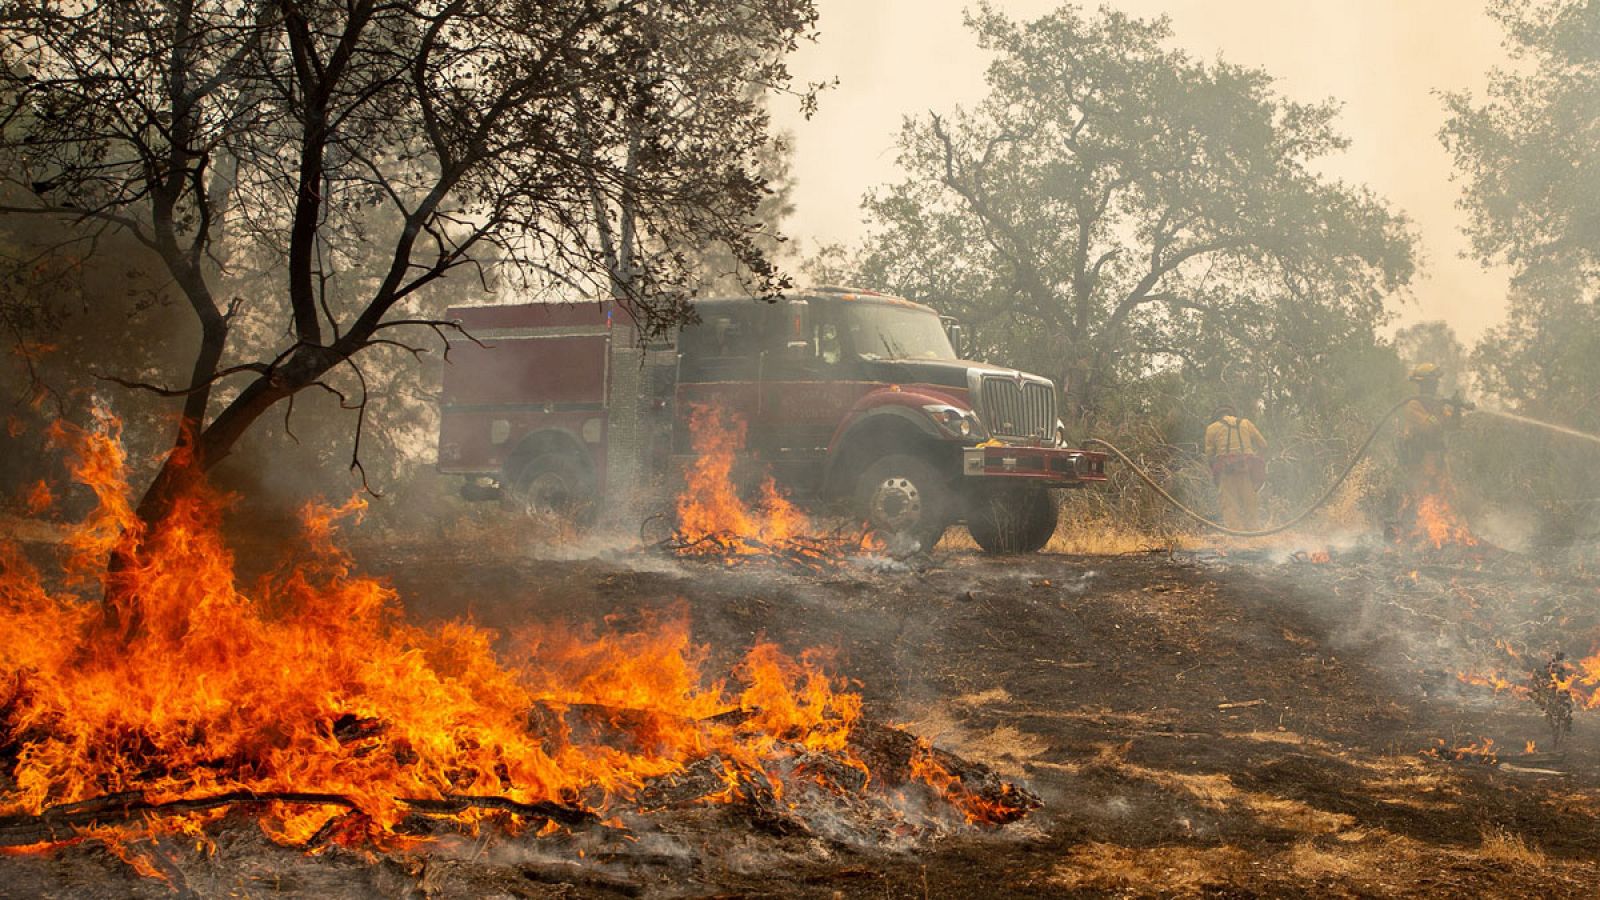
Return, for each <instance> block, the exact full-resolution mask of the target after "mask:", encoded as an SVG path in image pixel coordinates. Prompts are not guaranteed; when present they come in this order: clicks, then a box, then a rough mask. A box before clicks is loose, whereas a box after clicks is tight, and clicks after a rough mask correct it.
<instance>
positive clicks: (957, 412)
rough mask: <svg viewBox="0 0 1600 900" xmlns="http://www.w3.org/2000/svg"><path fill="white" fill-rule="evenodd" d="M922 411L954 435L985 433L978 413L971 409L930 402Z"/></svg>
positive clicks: (972, 435)
mask: <svg viewBox="0 0 1600 900" xmlns="http://www.w3.org/2000/svg"><path fill="white" fill-rule="evenodd" d="M922 411H923V412H925V413H927V414H928V418H930V419H932V420H933V421H935V422H937V423H939V427H940V428H941V429H943V430H944V431H945V432H946V433H948V434H950V435H952V436H954V437H961V438H968V437H974V436H978V435H982V434H983V433H984V432H983V425H982V423H980V422H979V421H978V416H977V414H976V413H974V412H972V411H970V410H965V409H961V408H959V407H955V406H951V405H949V404H947V403H930V404H928V405H927V406H924V407H922Z"/></svg>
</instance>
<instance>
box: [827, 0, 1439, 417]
mask: <svg viewBox="0 0 1600 900" xmlns="http://www.w3.org/2000/svg"><path fill="white" fill-rule="evenodd" d="M968 25H969V27H970V28H971V29H972V30H973V32H974V33H975V34H976V35H977V38H978V40H979V42H980V44H981V45H982V46H983V47H985V48H987V49H988V50H990V51H992V52H993V53H994V57H995V58H994V62H993V63H992V65H991V67H990V69H989V72H988V75H987V80H988V86H989V95H988V97H987V99H985V100H984V101H982V102H981V103H979V104H978V105H977V106H975V107H974V108H971V109H955V110H951V111H947V112H943V113H930V114H928V115H924V116H918V117H914V118H911V119H908V120H907V121H906V123H905V126H904V129H903V131H902V133H901V137H900V141H899V145H900V164H901V166H902V167H903V168H904V169H905V171H906V173H907V174H906V178H905V179H904V180H903V181H901V182H899V183H897V184H893V185H890V186H888V187H885V188H882V189H880V190H877V191H874V192H873V193H871V194H870V195H869V197H868V198H867V201H866V209H867V211H868V213H869V220H870V223H871V224H872V226H873V230H872V232H871V234H870V236H869V238H868V241H867V245H866V247H865V248H864V250H863V252H862V253H861V255H860V258H859V260H858V261H857V262H858V276H859V277H861V278H862V279H863V280H865V281H868V282H872V283H879V284H885V285H887V286H889V287H891V288H893V289H895V290H898V291H900V292H902V293H905V294H908V295H910V296H913V297H919V298H925V299H928V300H929V301H930V302H934V303H936V304H938V305H940V306H942V307H945V308H948V309H951V310H953V311H955V312H958V313H959V314H961V315H963V316H964V317H966V318H968V319H969V320H971V321H972V322H973V323H974V324H975V325H976V326H977V331H978V333H979V336H980V349H982V348H989V349H998V348H1000V347H1002V346H1003V347H1004V348H1005V351H1004V356H1005V357H1006V358H1007V359H1008V360H1014V361H1016V362H1018V363H1020V364H1025V365H1028V366H1030V367H1032V368H1034V369H1035V370H1038V371H1043V372H1047V373H1049V374H1052V375H1054V376H1056V377H1057V378H1058V379H1061V380H1063V381H1064V382H1065V383H1066V384H1067V385H1068V386H1069V389H1070V390H1071V392H1072V394H1073V395H1074V396H1075V397H1076V398H1077V400H1078V403H1079V404H1080V405H1081V406H1082V408H1083V409H1085V410H1092V409H1093V408H1094V407H1095V406H1096V405H1097V404H1099V403H1100V402H1101V401H1102V399H1103V397H1102V395H1103V388H1104V387H1106V386H1108V385H1111V384H1116V383H1122V382H1126V381H1127V380H1129V379H1135V378H1141V377H1145V376H1147V375H1149V374H1151V373H1152V372H1155V371H1159V370H1163V369H1172V368H1180V369H1182V370H1184V371H1185V372H1188V373H1191V374H1193V375H1194V376H1196V377H1198V378H1205V379H1212V380H1214V381H1217V382H1219V383H1221V384H1223V385H1224V389H1225V390H1227V391H1231V392H1234V393H1254V394H1255V395H1256V396H1264V395H1270V396H1272V397H1275V398H1276V399H1277V400H1278V401H1280V402H1303V400H1302V401H1295V399H1294V392H1295V391H1296V390H1302V391H1303V390H1309V389H1311V388H1313V387H1314V386H1315V385H1316V384H1317V383H1318V382H1319V380H1325V379H1322V378H1320V373H1321V372H1322V371H1323V369H1322V368H1321V366H1322V365H1323V364H1324V363H1326V361H1327V356H1326V354H1328V353H1330V352H1333V351H1334V350H1336V349H1337V348H1339V347H1341V346H1343V345H1348V344H1351V343H1352V342H1353V343H1357V344H1360V343H1365V344H1371V343H1372V342H1373V341H1374V340H1375V336H1374V333H1373V330H1374V328H1375V327H1376V326H1377V325H1378V324H1379V323H1380V322H1382V321H1383V320H1384V318H1385V315H1386V313H1385V305H1384V304H1385V301H1386V299H1387V298H1389V297H1390V296H1392V295H1393V294H1394V293H1395V292H1397V291H1399V290H1401V289H1402V288H1403V287H1404V286H1405V285H1406V284H1407V283H1408V281H1409V279H1410V278H1411V276H1412V273H1413V270H1414V265H1415V261H1414V239H1413V236H1412V234H1411V231H1410V228H1409V226H1408V224H1407V222H1406V220H1405V219H1404V218H1403V217H1402V216H1400V215H1399V214H1397V213H1395V212H1393V211H1391V210H1390V209H1389V208H1388V207H1387V206H1386V205H1385V204H1384V203H1383V202H1381V201H1380V200H1378V199H1377V198H1376V197H1374V196H1373V195H1372V194H1371V193H1370V192H1368V191H1367V190H1365V189H1362V188H1359V187H1353V186H1350V185H1347V184H1344V183H1341V182H1338V181H1335V180H1332V179H1329V178H1327V177H1325V176H1323V175H1321V174H1320V173H1319V172H1318V168H1317V164H1318V161H1319V160H1320V159H1321V158H1323V157H1325V156H1326V155H1328V154H1330V153H1334V152H1337V151H1340V150H1342V149H1343V148H1344V147H1345V146H1346V141H1345V139H1344V138H1343V137H1341V136H1340V135H1339V134H1338V132H1337V131H1336V130H1335V129H1334V124H1333V122H1334V117H1335V113H1336V107H1335V105H1334V104H1333V103H1331V102H1324V103H1316V104H1304V103H1296V102H1291V101H1289V100H1286V99H1283V98H1282V97H1279V96H1278V95H1276V94H1275V93H1274V92H1273V90H1272V84H1271V79H1270V77H1269V76H1268V75H1267V74H1265V73H1264V72H1262V71H1260V70H1257V69H1251V68H1246V67H1241V66H1236V65H1232V64H1229V63H1226V62H1222V61H1218V62H1206V61H1200V60H1196V59H1193V58H1191V57H1190V56H1188V55H1186V54H1184V53H1183V52H1181V51H1177V50H1173V49H1170V47H1169V46H1168V45H1169V43H1170V38H1171V31H1170V28H1169V26H1168V23H1167V21H1166V20H1165V19H1157V20H1154V21H1142V20H1139V19H1135V18H1131V17H1129V16H1126V15H1123V14H1121V13H1118V12H1115V11H1113V10H1109V9H1102V10H1101V11H1099V12H1098V13H1096V14H1088V13H1085V12H1084V11H1082V10H1081V9H1079V8H1077V7H1075V6H1072V5H1064V6H1062V7H1061V8H1060V9H1058V10H1056V11H1055V12H1053V13H1051V14H1049V15H1047V16H1045V17H1043V18H1041V19H1039V20H1037V21H1033V22H1026V23H1019V22H1015V21H1012V20H1011V19H1009V18H1007V17H1006V16H1005V15H1004V14H1003V13H1002V12H1000V11H999V10H998V9H997V8H996V7H994V6H992V5H988V4H984V5H980V6H979V7H978V8H977V10H976V11H975V12H973V13H971V14H970V15H969V17H968Z"/></svg>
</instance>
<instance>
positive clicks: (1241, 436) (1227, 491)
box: [1206, 403, 1267, 531]
mask: <svg viewBox="0 0 1600 900" xmlns="http://www.w3.org/2000/svg"><path fill="white" fill-rule="evenodd" d="M1266 449H1267V439H1266V438H1264V437H1262V436H1261V432H1260V431H1259V430H1257V429H1256V426H1255V423H1254V422H1251V421H1250V420H1249V419H1244V418H1240V417H1239V412H1238V410H1236V409H1234V407H1233V405H1232V404H1231V403H1224V404H1222V405H1221V406H1219V407H1217V411H1216V412H1215V413H1214V414H1213V415H1212V421H1211V424H1210V425H1208V426H1206V461H1207V462H1209V463H1210V464H1211V480H1212V481H1213V482H1215V483H1216V485H1217V504H1218V505H1219V506H1220V507H1222V524H1224V525H1226V526H1228V527H1229V528H1233V529H1236V530H1239V531H1255V530H1256V529H1258V528H1260V527H1261V509H1260V502H1259V499H1258V494H1259V492H1260V490H1261V485H1262V484H1263V483H1265V482H1266V480H1267V461H1266V458H1265V457H1263V456H1262V453H1263V452H1265V451H1266Z"/></svg>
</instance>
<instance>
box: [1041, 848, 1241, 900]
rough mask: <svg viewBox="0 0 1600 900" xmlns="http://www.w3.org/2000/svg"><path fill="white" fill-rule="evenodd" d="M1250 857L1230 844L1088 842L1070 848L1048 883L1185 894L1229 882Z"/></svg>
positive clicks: (1164, 894) (1222, 885) (1146, 893)
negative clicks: (1170, 844) (1184, 844)
mask: <svg viewBox="0 0 1600 900" xmlns="http://www.w3.org/2000/svg"><path fill="white" fill-rule="evenodd" d="M1249 864H1250V857H1249V855H1248V854H1247V853H1245V852H1244V851H1243V850H1240V849H1238V848H1236V847H1229V846H1222V847H1184V846H1175V847H1149V848H1132V847H1119V846H1117V845H1115V844H1102V843H1098V842H1096V843H1089V844H1082V845H1080V846H1077V847H1074V848H1072V851H1071V852H1070V853H1068V854H1067V859H1066V861H1064V862H1062V863H1060V864H1058V865H1057V866H1056V870H1055V872H1054V873H1053V876H1052V878H1051V882H1052V883H1053V884H1054V885H1057V886H1059V887H1061V888H1064V889H1066V890H1100V891H1127V892H1132V893H1135V894H1140V895H1148V894H1160V895H1162V896H1176V897H1190V896H1196V895H1199V894H1202V893H1205V892H1207V891H1211V890H1215V889H1217V888H1221V887H1227V886H1229V885H1230V884H1232V883H1233V876H1234V875H1235V874H1244V873H1247V872H1248V871H1249Z"/></svg>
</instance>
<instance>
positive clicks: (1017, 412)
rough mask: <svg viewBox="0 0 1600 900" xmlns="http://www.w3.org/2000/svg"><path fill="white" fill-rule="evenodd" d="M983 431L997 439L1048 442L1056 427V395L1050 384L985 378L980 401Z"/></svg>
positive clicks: (987, 376) (993, 376) (990, 376)
mask: <svg viewBox="0 0 1600 900" xmlns="http://www.w3.org/2000/svg"><path fill="white" fill-rule="evenodd" d="M980 399H981V401H982V404H983V407H982V409H980V410H979V414H980V415H982V416H983V424H984V427H986V428H988V429H989V433H990V434H992V435H994V436H996V437H1008V438H1019V439H1023V440H1043V441H1049V440H1050V438H1051V437H1052V432H1053V431H1054V430H1055V426H1056V392H1055V390H1054V389H1052V388H1051V386H1050V383H1049V382H1038V381H1024V382H1021V383H1018V382H1017V380H1016V379H1014V378H1012V377H1010V376H1008V375H986V376H984V379H983V386H982V394H981V397H980Z"/></svg>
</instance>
